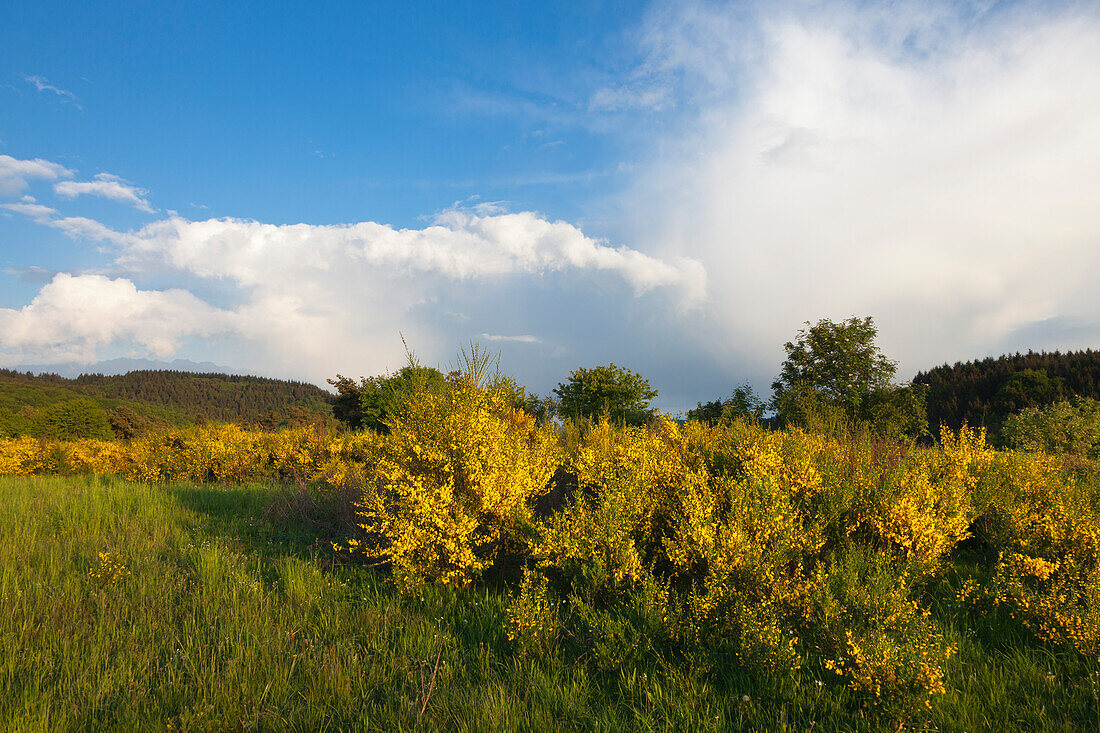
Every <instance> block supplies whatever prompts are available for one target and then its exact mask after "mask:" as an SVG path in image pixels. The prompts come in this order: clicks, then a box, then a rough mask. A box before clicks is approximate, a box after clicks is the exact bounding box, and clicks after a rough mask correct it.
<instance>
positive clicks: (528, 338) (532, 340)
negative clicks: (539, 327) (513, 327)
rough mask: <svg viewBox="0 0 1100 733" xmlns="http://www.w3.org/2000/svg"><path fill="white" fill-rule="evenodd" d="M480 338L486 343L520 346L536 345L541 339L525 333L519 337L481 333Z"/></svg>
mask: <svg viewBox="0 0 1100 733" xmlns="http://www.w3.org/2000/svg"><path fill="white" fill-rule="evenodd" d="M481 338H483V339H485V340H486V341H512V342H515V343H520V344H537V343H541V342H542V339H539V338H537V337H535V336H532V335H530V334H527V333H525V334H521V335H519V336H504V335H501V334H498V333H483V334H481Z"/></svg>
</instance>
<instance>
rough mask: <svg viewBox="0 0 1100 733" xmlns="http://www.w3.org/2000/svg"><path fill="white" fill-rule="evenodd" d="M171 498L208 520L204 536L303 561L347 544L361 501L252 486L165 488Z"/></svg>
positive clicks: (303, 490) (304, 490) (296, 489)
mask: <svg viewBox="0 0 1100 733" xmlns="http://www.w3.org/2000/svg"><path fill="white" fill-rule="evenodd" d="M165 491H166V492H167V493H168V495H169V496H171V497H173V498H174V499H176V500H177V501H179V502H180V504H181V505H182V506H184V507H185V508H187V509H190V510H191V511H193V512H195V513H196V514H198V515H200V516H203V517H206V518H207V519H208V523H207V524H206V525H205V526H204V528H203V531H204V532H206V533H207V534H210V535H212V536H217V537H221V538H224V539H227V540H231V541H234V542H236V543H239V544H241V545H243V547H244V549H248V550H250V551H253V552H258V553H260V554H262V555H265V556H271V555H293V556H302V555H307V554H310V553H311V552H314V551H316V550H317V549H318V548H319V547H328V546H329V543H330V542H333V541H341V540H343V539H344V538H346V537H347V536H348V533H349V532H350V531H351V529H352V527H353V526H354V523H355V519H356V515H355V509H354V501H355V496H354V495H352V494H350V493H349V492H347V491H336V492H324V493H323V492H320V491H318V490H316V489H312V488H310V487H305V486H294V485H285V484H246V485H225V486H190V485H185V484H175V485H169V486H166V487H165Z"/></svg>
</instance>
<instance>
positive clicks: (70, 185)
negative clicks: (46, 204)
mask: <svg viewBox="0 0 1100 733" xmlns="http://www.w3.org/2000/svg"><path fill="white" fill-rule="evenodd" d="M53 190H54V193H56V194H57V195H58V196H61V197H62V198H67V199H73V198H76V197H77V196H81V195H87V196H99V197H100V198H105V199H109V200H111V201H118V202H119V203H123V204H129V205H131V206H133V207H134V208H135V209H139V210H141V211H144V212H147V213H150V214H152V213H154V212H155V211H156V209H154V208H153V207H152V206H150V205H149V202H148V201H147V200H145V196H148V195H149V192H148V191H146V190H145V189H142V188H135V187H134V186H131V185H129V184H128V183H127V182H126V181H124V180H122V179H121V178H119V177H118V176H113V175H111V174H110V173H99V174H97V175H96V176H95V180H94V181H61V182H59V183H55V184H54V187H53Z"/></svg>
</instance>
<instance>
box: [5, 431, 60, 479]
mask: <svg viewBox="0 0 1100 733" xmlns="http://www.w3.org/2000/svg"><path fill="white" fill-rule="evenodd" d="M59 470H60V465H59V462H58V456H57V451H56V450H54V445H53V444H52V443H50V442H48V441H44V440H39V439H38V438H30V437H21V438H0V474H2V475H8V476H31V475H33V474H37V473H56V472H58V471H59Z"/></svg>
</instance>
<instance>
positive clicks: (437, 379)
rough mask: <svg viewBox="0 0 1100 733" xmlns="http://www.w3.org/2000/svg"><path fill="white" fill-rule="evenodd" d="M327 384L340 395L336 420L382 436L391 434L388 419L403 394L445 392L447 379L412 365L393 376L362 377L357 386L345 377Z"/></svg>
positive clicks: (334, 410)
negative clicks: (386, 433) (419, 390)
mask: <svg viewBox="0 0 1100 733" xmlns="http://www.w3.org/2000/svg"><path fill="white" fill-rule="evenodd" d="M327 381H328V383H329V384H331V385H332V386H333V387H335V388H336V392H337V396H336V399H335V400H334V401H333V403H332V415H333V417H335V418H336V419H337V420H340V421H341V422H344V423H347V425H348V427H349V428H351V429H353V430H358V429H360V428H368V429H370V430H376V431H378V432H381V433H385V432H389V428H388V427H386V418H388V417H389V416H390V415H391V414H392V413H393V411H394V410H395V409H396V407H397V405H398V401H399V399H400V397H401V395H403V394H405V393H406V392H408V391H409V390H411V389H420V388H426V389H431V390H442V389H445V387H446V385H447V378H446V377H444V376H443V373H442V372H441V371H439V370H438V369H435V368H433V367H423V366H419V365H417V364H412V363H411V364H409V365H407V366H403V367H401V368H400V369H398V370H397V371H396V372H394V373H393V374H384V375H379V376H376V377H370V378H369V379H368V378H366V377H360V378H359V382H358V383H356V381H355V380H354V379H351V378H350V377H345V376H344V375H342V374H337V375H336V379H329V380H327Z"/></svg>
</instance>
